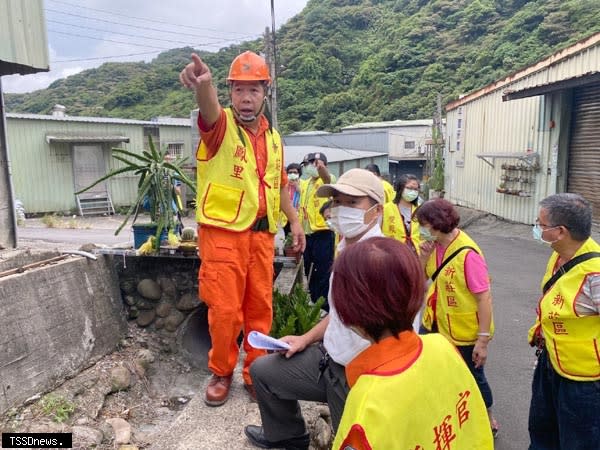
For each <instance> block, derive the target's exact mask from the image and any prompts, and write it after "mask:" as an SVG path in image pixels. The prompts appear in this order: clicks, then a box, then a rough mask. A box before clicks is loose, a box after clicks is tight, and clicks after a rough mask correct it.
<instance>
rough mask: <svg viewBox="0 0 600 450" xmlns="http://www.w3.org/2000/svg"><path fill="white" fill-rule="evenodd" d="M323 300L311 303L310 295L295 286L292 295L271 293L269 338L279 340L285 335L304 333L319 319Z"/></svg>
mask: <svg viewBox="0 0 600 450" xmlns="http://www.w3.org/2000/svg"><path fill="white" fill-rule="evenodd" d="M323 303H325V299H324V298H323V297H320V298H319V299H318V300H317V302H316V303H312V302H311V300H310V295H309V294H308V292H306V291H305V290H304V289H303V288H302V286H300V285H299V284H297V285H296V286H295V287H294V289H293V291H292V293H291V294H289V295H287V294H282V293H281V292H279V291H278V290H275V291H274V292H273V326H272V327H271V336H273V337H275V338H280V337H283V336H287V335H296V336H299V335H301V334H304V333H306V332H307V331H308V330H310V329H311V328H312V327H314V326H315V325H316V324H317V323H318V322H319V320H320V319H321V306H323Z"/></svg>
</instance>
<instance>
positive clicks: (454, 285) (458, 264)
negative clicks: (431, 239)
mask: <svg viewBox="0 0 600 450" xmlns="http://www.w3.org/2000/svg"><path fill="white" fill-rule="evenodd" d="M463 246H470V247H473V248H474V249H475V250H477V253H479V254H480V255H481V257H483V253H482V252H481V249H480V248H479V247H478V246H477V244H476V243H475V242H474V241H473V240H472V239H471V238H470V237H469V236H468V235H467V234H466V233H465V232H464V231H462V230H459V234H458V236H456V238H455V239H454V241H452V242H451V243H450V245H449V246H448V247H447V248H446V251H445V252H444V256H443V257H442V261H444V259H445V258H446V257H448V256H449V255H451V254H452V253H454V252H455V251H456V250H458V249H459V248H460V247H463ZM436 253H437V248H436V249H435V250H434V251H433V252H432V253H431V256H430V257H429V259H428V260H427V265H426V266H425V273H426V275H427V278H431V276H432V275H433V274H434V272H435V271H436V269H437V254H436ZM467 253H468V250H463V251H462V252H460V253H459V254H458V255H456V256H455V257H454V258H452V260H451V261H450V262H449V263H448V264H446V266H445V267H444V268H443V269H442V271H441V272H440V273H439V274H438V276H437V278H436V279H435V281H434V282H433V283H431V284H430V285H429V288H428V290H427V304H426V307H425V310H424V311H423V319H422V324H423V326H424V327H425V328H426V329H428V330H430V331H431V328H432V325H433V322H434V321H435V322H436V323H437V327H438V331H439V332H440V333H441V334H443V335H444V336H446V337H447V338H448V339H449V340H450V341H452V343H454V345H472V344H474V343H475V342H476V341H477V333H478V331H479V316H478V313H477V310H478V304H477V299H476V298H475V296H474V295H473V294H472V293H471V291H469V287H468V286H467V280H466V278H465V259H466V257H467ZM493 335H494V319H493V318H492V321H491V324H490V336H493Z"/></svg>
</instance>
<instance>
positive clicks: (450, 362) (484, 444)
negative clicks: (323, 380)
mask: <svg viewBox="0 0 600 450" xmlns="http://www.w3.org/2000/svg"><path fill="white" fill-rule="evenodd" d="M420 338H421V342H422V349H421V352H420V354H419V356H418V357H417V358H416V360H415V361H414V362H413V363H412V364H410V365H409V366H408V367H400V368H398V370H397V371H386V372H383V373H376V372H371V371H370V372H368V373H365V374H363V375H361V376H360V377H359V378H358V380H357V381H356V384H355V385H354V386H353V387H352V389H351V390H350V394H349V395H348V398H347V400H346V404H345V407H344V414H343V416H342V420H341V422H340V426H339V428H338V431H337V434H336V436H335V441H334V444H333V448H334V449H336V450H344V449H345V448H347V447H346V446H350V447H351V444H352V443H353V441H357V440H358V441H359V442H361V443H362V444H363V445H362V446H361V448H371V449H373V450H396V449H398V450H399V449H410V450H413V449H434V448H440V449H441V448H444V449H446V448H447V449H450V448H451V449H453V450H473V449H478V450H488V449H490V450H491V449H493V448H494V443H493V438H492V433H491V429H490V422H489V419H488V415H487V411H486V407H485V404H484V402H483V398H482V397H481V393H480V392H479V388H478V387H477V384H476V382H475V379H474V378H473V376H472V375H471V373H470V372H469V369H468V368H467V366H466V365H465V363H464V361H463V360H462V358H461V356H460V354H459V353H458V352H457V351H456V349H455V348H454V346H453V345H452V344H450V342H448V340H447V339H446V338H444V337H443V336H440V335H439V334H430V335H425V336H420ZM374 345H377V344H374ZM365 351H368V349H367V350H365Z"/></svg>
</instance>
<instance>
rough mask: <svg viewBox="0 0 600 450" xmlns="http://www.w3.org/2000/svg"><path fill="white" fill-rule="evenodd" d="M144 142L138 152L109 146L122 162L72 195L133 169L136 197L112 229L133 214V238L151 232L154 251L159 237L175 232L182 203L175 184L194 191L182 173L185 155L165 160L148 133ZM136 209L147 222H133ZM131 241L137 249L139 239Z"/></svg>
mask: <svg viewBox="0 0 600 450" xmlns="http://www.w3.org/2000/svg"><path fill="white" fill-rule="evenodd" d="M148 145H149V150H144V151H142V153H141V154H139V153H134V152H131V151H129V150H125V149H122V148H113V149H112V151H113V155H112V156H113V158H115V159H116V160H118V161H121V162H122V163H124V164H125V165H124V166H123V167H119V168H117V169H114V170H111V171H110V172H109V173H107V174H106V175H104V176H103V177H101V178H100V179H98V180H96V181H95V182H94V183H92V184H91V185H89V186H87V187H85V188H83V189H82V190H80V191H78V192H76V193H75V194H80V193H82V192H85V191H87V190H89V189H91V188H92V187H94V186H95V185H97V184H98V183H101V182H102V181H105V180H107V179H109V178H112V177H114V176H117V175H121V174H123V173H128V172H133V173H134V174H135V175H138V176H139V180H138V190H137V196H136V199H135V200H134V202H133V204H132V205H131V206H130V207H129V209H128V210H127V212H126V213H125V218H124V219H123V222H122V223H121V225H119V227H118V228H117V230H116V231H115V235H117V234H119V232H120V231H121V230H122V229H123V227H124V226H125V224H126V223H127V221H128V220H129V218H130V217H131V216H132V215H133V222H134V225H133V229H134V239H135V238H136V232H137V233H138V235H142V236H144V237H145V238H147V237H148V236H150V235H154V236H155V240H154V242H155V243H154V247H155V250H158V249H159V247H160V242H161V240H162V239H161V236H164V235H165V234H166V235H168V233H169V232H171V233H173V232H175V230H176V228H177V224H178V223H177V222H178V217H180V214H181V213H182V208H183V205H182V204H181V202H180V201H179V198H178V193H177V188H176V185H177V184H180V183H185V185H186V186H188V187H189V188H190V189H191V190H192V192H196V186H195V185H194V183H193V182H192V180H190V179H189V178H188V177H187V176H186V175H185V173H184V172H183V168H182V165H183V163H184V162H185V159H186V158H178V159H176V160H174V161H173V160H166V159H165V155H166V154H167V150H166V149H164V150H162V151H160V150H158V149H157V148H156V147H155V146H154V143H153V142H152V137H150V136H149V140H148ZM140 209H141V210H144V209H145V210H147V211H148V213H149V215H150V223H145V224H135V221H136V219H137V217H138V214H139V212H140ZM135 240H136V248H137V247H139V245H138V244H139V243H140V239H135ZM145 240H146V239H144V238H142V239H141V242H142V243H143V242H144V241H145Z"/></svg>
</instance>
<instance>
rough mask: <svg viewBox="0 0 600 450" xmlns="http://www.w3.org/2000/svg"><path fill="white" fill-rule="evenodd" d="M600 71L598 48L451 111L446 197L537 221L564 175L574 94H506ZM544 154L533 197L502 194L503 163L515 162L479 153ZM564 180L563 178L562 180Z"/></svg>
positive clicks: (501, 85) (501, 84) (502, 214)
mask: <svg viewBox="0 0 600 450" xmlns="http://www.w3.org/2000/svg"><path fill="white" fill-rule="evenodd" d="M598 70H600V47H599V46H598V45H597V44H595V46H593V47H591V48H587V49H585V50H584V51H581V52H580V53H577V54H575V55H569V56H568V57H565V58H563V59H562V60H557V61H555V62H554V63H553V64H552V65H550V66H548V67H545V68H543V69H541V70H539V71H537V72H534V73H531V74H529V75H528V76H526V77H523V78H521V79H519V80H518V81H515V82H497V85H498V86H499V87H498V88H497V89H496V90H494V91H491V92H489V93H487V94H485V95H483V96H480V97H478V98H475V99H473V100H470V101H465V102H464V103H463V104H462V105H460V101H458V102H456V103H454V104H453V105H452V109H450V110H449V111H448V112H447V122H446V125H447V130H448V143H447V148H446V153H445V155H446V167H445V172H446V180H445V185H446V198H448V199H449V200H450V201H452V202H454V203H456V204H459V205H463V206H468V207H471V208H476V209H480V210H483V211H487V212H490V213H492V214H495V215H498V216H500V217H503V218H506V219H509V220H514V221H517V222H522V223H533V221H534V220H535V217H536V213H537V205H538V202H539V201H540V200H541V199H543V198H544V197H546V196H548V195H550V194H553V193H555V192H557V190H558V189H559V188H558V186H560V184H559V183H560V182H561V181H562V180H561V179H560V177H562V176H564V175H565V174H564V167H562V166H561V160H564V154H565V153H566V152H567V150H568V148H567V142H568V140H567V139H565V136H566V135H568V132H569V121H570V115H569V114H565V111H566V110H568V108H569V107H570V102H569V95H567V94H565V93H563V92H557V93H554V94H547V95H542V96H536V97H530V98H524V99H520V100H512V101H507V102H503V101H502V92H503V91H504V90H508V89H510V90H521V89H524V88H528V87H533V86H538V85H544V84H548V83H552V82H556V81H560V80H563V79H567V78H571V77H575V76H580V75H583V74H586V73H589V72H593V71H598ZM461 113H462V129H461V147H462V149H461V150H460V151H456V142H457V124H458V119H459V118H460V117H461ZM528 151H532V152H536V153H538V154H539V163H540V168H539V171H538V172H537V175H536V185H535V190H534V195H533V196H532V197H518V196H512V195H505V194H500V193H497V192H496V188H497V187H498V184H499V183H500V175H501V172H502V170H501V168H500V166H501V165H502V163H503V162H508V161H512V162H518V159H516V158H514V159H512V158H496V159H495V160H492V159H491V158H487V159H488V160H492V162H494V165H495V167H491V166H490V165H488V164H487V163H486V162H485V161H484V160H482V159H480V158H478V157H477V156H476V155H477V154H485V153H487V154H494V153H496V154H498V153H502V154H506V153H514V154H515V156H518V155H524V154H526V152H528ZM557 176H559V178H557Z"/></svg>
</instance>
